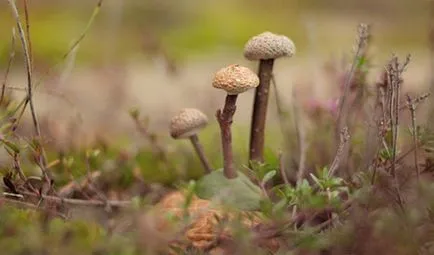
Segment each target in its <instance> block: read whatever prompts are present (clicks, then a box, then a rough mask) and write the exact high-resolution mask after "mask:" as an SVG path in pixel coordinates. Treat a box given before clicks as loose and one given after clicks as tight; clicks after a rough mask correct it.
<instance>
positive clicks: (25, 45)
mask: <svg viewBox="0 0 434 255" xmlns="http://www.w3.org/2000/svg"><path fill="white" fill-rule="evenodd" d="M8 2H9V5H10V6H11V9H12V14H13V16H14V18H15V21H16V23H17V27H18V35H19V37H20V40H21V44H22V47H23V51H24V61H25V67H26V71H27V97H26V102H25V103H24V109H25V108H26V105H27V103H28V104H29V106H30V112H31V115H32V120H33V126H34V128H35V132H36V137H37V139H38V140H40V139H41V129H40V126H39V122H38V118H37V116H36V110H35V107H34V104H33V93H32V91H33V81H32V71H33V70H32V67H31V59H30V58H31V56H30V52H29V46H28V42H27V40H26V36H25V33H24V29H23V26H22V24H21V21H20V16H19V13H18V9H17V6H16V5H15V1H14V0H8ZM40 149H41V156H40V157H39V160H40V166H41V170H42V174H43V175H44V179H45V181H46V183H51V180H52V179H53V178H52V175H51V172H50V171H49V170H47V169H46V164H47V162H46V157H45V151H44V149H43V147H42V146H41V148H40Z"/></svg>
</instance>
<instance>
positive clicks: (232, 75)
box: [170, 32, 295, 179]
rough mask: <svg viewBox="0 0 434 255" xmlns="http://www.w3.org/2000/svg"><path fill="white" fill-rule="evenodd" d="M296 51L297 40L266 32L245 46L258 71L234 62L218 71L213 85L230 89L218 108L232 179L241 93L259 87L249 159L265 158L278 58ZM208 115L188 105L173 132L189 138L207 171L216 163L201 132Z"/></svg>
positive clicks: (227, 173)
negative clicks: (208, 155) (234, 132)
mask: <svg viewBox="0 0 434 255" xmlns="http://www.w3.org/2000/svg"><path fill="white" fill-rule="evenodd" d="M294 53H295V46H294V43H293V42H292V41H291V40H290V39H289V38H288V37H286V36H283V35H278V34H274V33H271V32H264V33H261V34H259V35H256V36H254V37H252V38H251V39H250V40H249V41H248V42H247V43H246V45H245V47H244V57H245V58H246V59H248V60H250V61H259V70H258V74H256V73H254V72H253V71H252V70H250V69H249V68H247V67H244V66H241V65H238V64H232V65H229V66H227V67H224V68H222V69H220V70H219V71H217V72H216V73H215V75H214V79H213V82H212V86H213V87H214V88H217V89H222V90H224V91H226V93H227V95H226V100H225V104H224V107H223V109H222V110H220V109H219V110H217V112H216V118H217V121H218V123H219V126H220V130H221V142H222V152H223V166H224V167H223V171H224V175H225V176H226V177H227V178H229V179H231V178H236V177H237V172H236V170H235V168H234V164H233V156H232V134H231V124H232V118H233V116H234V114H235V111H236V101H237V98H238V95H239V94H241V93H244V92H246V91H248V90H250V89H255V97H254V102H253V112H252V120H251V131H250V144H249V147H250V148H249V162H252V161H256V162H263V161H264V140H265V132H264V131H265V123H266V116H267V106H268V97H269V96H268V95H269V90H270V82H271V79H272V76H273V65H274V60H275V59H278V58H282V57H291V56H292V55H293V54H294ZM208 121H209V120H208V117H207V116H206V115H205V114H204V113H203V112H201V111H200V110H198V109H195V108H185V109H183V110H181V111H180V112H179V113H178V114H177V115H176V116H174V117H173V118H172V120H171V124H170V135H171V136H172V137H173V138H175V139H182V138H189V139H190V140H191V142H192V144H193V146H194V148H195V150H196V152H197V154H198V156H199V158H200V160H201V162H202V164H203V167H204V169H205V173H206V174H207V173H210V172H211V171H212V167H211V166H210V163H209V161H208V160H207V158H206V156H205V154H204V151H203V147H202V146H201V145H200V143H199V139H198V136H197V134H198V133H199V131H200V130H201V129H203V128H204V127H206V126H207V124H208Z"/></svg>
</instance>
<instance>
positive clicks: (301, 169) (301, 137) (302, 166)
mask: <svg viewBox="0 0 434 255" xmlns="http://www.w3.org/2000/svg"><path fill="white" fill-rule="evenodd" d="M296 101H297V100H296V95H295V91H294V89H293V90H292V111H293V116H294V118H293V119H294V125H295V132H296V136H297V141H298V148H299V157H300V158H299V161H298V171H297V182H298V181H301V180H302V179H303V177H304V175H305V171H306V150H307V146H306V134H305V129H304V127H303V124H302V119H301V118H300V114H299V108H298V107H297V106H296V104H297V102H296Z"/></svg>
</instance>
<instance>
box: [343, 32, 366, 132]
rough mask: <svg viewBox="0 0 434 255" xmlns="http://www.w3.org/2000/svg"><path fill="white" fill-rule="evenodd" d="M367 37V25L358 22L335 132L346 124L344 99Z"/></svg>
mask: <svg viewBox="0 0 434 255" xmlns="http://www.w3.org/2000/svg"><path fill="white" fill-rule="evenodd" d="M368 39H369V27H368V25H367V24H359V27H358V33H357V43H356V53H355V55H354V59H353V63H352V65H351V69H350V71H349V72H348V74H347V77H346V80H345V83H344V93H343V94H342V96H341V98H340V100H339V111H338V117H337V121H336V123H337V132H341V130H342V128H343V126H346V125H347V123H346V117H347V112H346V106H347V105H346V100H347V98H348V96H349V93H350V85H351V81H352V80H353V76H354V73H355V72H356V69H357V66H358V63H359V61H360V58H361V57H362V56H364V55H365V51H366V49H367V45H368Z"/></svg>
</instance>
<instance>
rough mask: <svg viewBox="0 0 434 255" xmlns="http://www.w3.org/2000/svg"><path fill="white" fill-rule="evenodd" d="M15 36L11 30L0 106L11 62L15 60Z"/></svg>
mask: <svg viewBox="0 0 434 255" xmlns="http://www.w3.org/2000/svg"><path fill="white" fill-rule="evenodd" d="M15 36H16V35H15V28H12V38H11V50H10V53H9V60H8V64H7V66H6V72H5V76H4V79H3V84H2V91H1V96H0V105H1V104H2V103H3V100H4V97H5V90H6V84H7V82H8V77H9V72H10V70H11V66H12V62H13V61H14V59H15Z"/></svg>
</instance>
